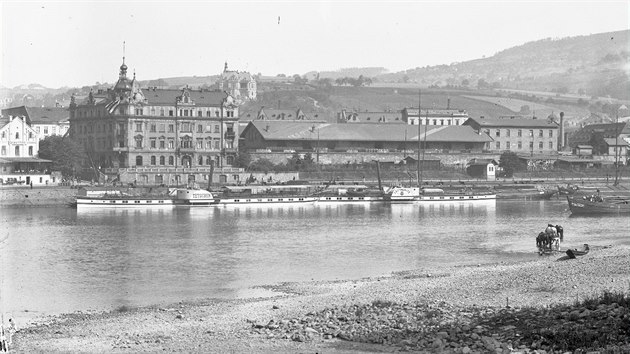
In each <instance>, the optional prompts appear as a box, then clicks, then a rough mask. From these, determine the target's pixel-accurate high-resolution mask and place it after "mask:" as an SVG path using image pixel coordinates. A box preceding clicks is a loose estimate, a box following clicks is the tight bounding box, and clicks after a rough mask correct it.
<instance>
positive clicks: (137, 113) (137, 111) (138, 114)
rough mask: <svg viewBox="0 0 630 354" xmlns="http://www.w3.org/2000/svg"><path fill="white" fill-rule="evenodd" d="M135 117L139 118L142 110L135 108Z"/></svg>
mask: <svg viewBox="0 0 630 354" xmlns="http://www.w3.org/2000/svg"><path fill="white" fill-rule="evenodd" d="M136 115H137V116H141V115H142V108H136Z"/></svg>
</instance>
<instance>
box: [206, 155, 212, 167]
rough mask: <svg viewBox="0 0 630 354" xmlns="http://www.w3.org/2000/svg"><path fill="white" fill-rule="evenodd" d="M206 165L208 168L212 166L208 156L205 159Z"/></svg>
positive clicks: (210, 158)
mask: <svg viewBox="0 0 630 354" xmlns="http://www.w3.org/2000/svg"><path fill="white" fill-rule="evenodd" d="M206 165H208V166H210V165H212V157H210V156H208V157H206Z"/></svg>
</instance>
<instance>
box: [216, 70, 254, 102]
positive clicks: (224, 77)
mask: <svg viewBox="0 0 630 354" xmlns="http://www.w3.org/2000/svg"><path fill="white" fill-rule="evenodd" d="M219 90H221V91H225V92H227V93H229V94H230V95H231V96H232V97H233V98H234V99H235V100H236V101H237V102H241V101H245V100H255V99H256V90H257V88H256V80H255V79H254V77H253V76H252V75H251V74H250V73H248V72H239V71H235V70H228V64H227V63H225V67H224V68H223V72H222V73H221V78H220V80H219Z"/></svg>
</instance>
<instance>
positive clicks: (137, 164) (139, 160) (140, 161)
mask: <svg viewBox="0 0 630 354" xmlns="http://www.w3.org/2000/svg"><path fill="white" fill-rule="evenodd" d="M136 166H142V156H136Z"/></svg>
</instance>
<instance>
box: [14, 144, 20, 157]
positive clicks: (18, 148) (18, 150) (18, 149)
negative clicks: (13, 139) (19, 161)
mask: <svg viewBox="0 0 630 354" xmlns="http://www.w3.org/2000/svg"><path fill="white" fill-rule="evenodd" d="M15 156H20V147H19V146H16V147H15Z"/></svg>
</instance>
